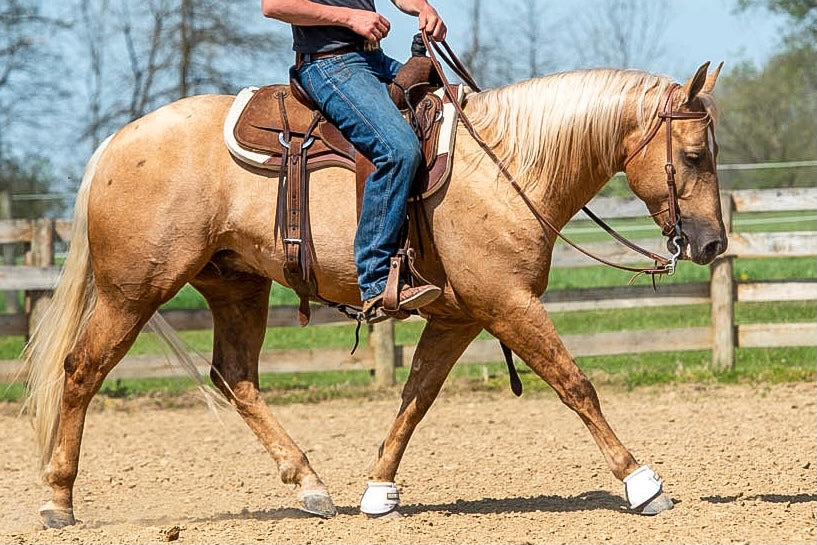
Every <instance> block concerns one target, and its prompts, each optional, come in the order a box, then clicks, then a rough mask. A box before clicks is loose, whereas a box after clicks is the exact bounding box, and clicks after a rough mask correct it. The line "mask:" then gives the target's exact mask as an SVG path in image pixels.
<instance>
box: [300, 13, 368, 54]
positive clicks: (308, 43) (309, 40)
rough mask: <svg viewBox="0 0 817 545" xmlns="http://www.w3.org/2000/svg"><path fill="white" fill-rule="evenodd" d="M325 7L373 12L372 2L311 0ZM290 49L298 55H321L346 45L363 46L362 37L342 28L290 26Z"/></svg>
mask: <svg viewBox="0 0 817 545" xmlns="http://www.w3.org/2000/svg"><path fill="white" fill-rule="evenodd" d="M311 1H312V2H315V3H316V4H324V5H326V6H341V7H346V8H353V9H364V10H367V11H375V8H374V0H311ZM292 42H293V44H292V49H294V50H295V51H298V52H299V53H322V52H324V51H332V50H333V49H338V48H340V47H345V46H348V45H363V42H364V39H363V36H360V35H359V34H355V33H354V32H352V31H351V30H349V29H348V28H346V27H342V26H297V25H292Z"/></svg>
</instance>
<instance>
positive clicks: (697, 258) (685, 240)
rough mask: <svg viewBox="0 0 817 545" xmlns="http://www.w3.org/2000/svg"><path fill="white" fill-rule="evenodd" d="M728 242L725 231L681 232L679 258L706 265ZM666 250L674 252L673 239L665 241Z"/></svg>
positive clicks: (724, 248)
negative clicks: (694, 233)
mask: <svg viewBox="0 0 817 545" xmlns="http://www.w3.org/2000/svg"><path fill="white" fill-rule="evenodd" d="M727 244H728V241H727V238H726V233H718V234H715V233H712V232H711V231H710V232H709V233H703V234H700V235H698V236H690V235H688V234H687V233H686V231H684V232H682V234H681V256H680V257H681V259H688V260H690V261H692V262H693V263H696V264H698V265H708V264H709V263H712V261H714V259H715V258H716V257H718V256H719V255H721V254H722V253H723V252H725V251H726V246H727ZM667 250H669V251H670V252H675V251H676V248H675V243H674V242H673V240H669V241H667Z"/></svg>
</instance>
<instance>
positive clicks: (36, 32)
mask: <svg viewBox="0 0 817 545" xmlns="http://www.w3.org/2000/svg"><path fill="white" fill-rule="evenodd" d="M60 26H61V25H60V24H59V23H57V22H56V21H54V20H52V19H49V18H47V17H44V16H42V15H41V14H40V3H39V2H33V1H26V0H5V1H4V2H3V4H2V5H0V160H2V159H3V158H4V157H6V156H7V155H8V152H9V150H8V146H9V144H10V143H9V142H8V141H7V138H8V136H7V135H8V133H9V131H10V129H11V128H12V125H15V124H17V125H19V124H23V123H35V122H36V121H37V116H36V114H37V113H39V112H41V111H42V109H43V108H44V107H46V106H47V102H45V103H43V101H38V100H37V96H36V94H35V96H30V95H32V93H31V92H30V90H31V89H32V88H34V87H35V86H36V85H37V84H38V80H39V79H40V78H41V77H42V75H43V73H44V72H45V69H44V68H43V67H44V65H45V64H46V63H45V62H44V61H45V60H46V58H47V57H48V56H49V51H48V47H47V45H48V44H47V37H48V36H49V35H51V34H52V33H53V30H54V29H55V28H58V27H60ZM50 92H51V93H53V92H55V89H54V88H51V89H50ZM27 95H28V96H30V100H19V98H20V97H23V96H27Z"/></svg>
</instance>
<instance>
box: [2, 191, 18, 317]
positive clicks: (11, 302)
mask: <svg viewBox="0 0 817 545" xmlns="http://www.w3.org/2000/svg"><path fill="white" fill-rule="evenodd" d="M10 219H11V196H10V195H9V192H8V191H0V220H10ZM14 247H15V245H14V244H3V245H2V248H3V264H4V265H9V266H10V265H14V264H15V263H14ZM3 297H5V299H6V313H7V314H17V313H18V312H20V305H18V304H17V292H16V291H13V290H12V291H6V292H3Z"/></svg>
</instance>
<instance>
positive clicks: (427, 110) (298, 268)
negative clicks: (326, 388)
mask: <svg viewBox="0 0 817 545" xmlns="http://www.w3.org/2000/svg"><path fill="white" fill-rule="evenodd" d="M290 76H291V80H290V85H269V86H265V87H261V88H248V89H244V90H243V91H241V93H239V95H238V96H237V97H236V100H235V103H234V105H233V107H232V109H231V110H230V113H229V114H228V117H227V120H226V122H225V125H224V137H225V142H226V143H227V147H228V148H229V149H230V151H231V153H232V154H233V155H234V156H235V157H236V158H237V159H239V160H241V161H243V162H246V163H248V164H250V165H252V166H255V167H259V168H263V169H268V170H270V171H273V172H277V173H278V184H279V187H278V206H277V211H276V220H275V238H276V240H277V239H278V237H279V236H280V238H281V240H282V241H283V245H284V251H285V262H284V276H285V278H286V280H287V283H288V284H289V286H290V287H291V288H292V289H293V290H294V291H295V292H296V293H297V294H298V296H299V298H300V305H299V309H298V318H299V321H300V323H301V325H306V324H307V323H308V322H309V317H310V308H309V300H310V299H316V300H320V301H323V302H325V303H329V302H328V301H325V300H323V299H322V298H321V297H320V296H319V295H318V287H317V282H316V280H315V276H314V274H313V270H312V260H313V254H314V252H313V249H312V236H311V230H310V221H309V172H311V171H313V170H316V169H319V168H326V167H330V166H331V167H342V168H346V169H349V170H352V171H354V172H355V179H356V193H357V213H358V218H359V216H360V208H361V203H362V195H363V188H364V185H365V181H366V178H367V177H368V176H369V174H370V173H371V172H372V171H373V170H374V166H373V165H372V163H371V162H370V161H369V159H368V158H367V157H365V156H364V155H363V154H362V153H360V152H358V151H357V150H356V149H355V148H354V146H353V145H352V144H351V143H350V142H349V141H348V140H347V139H346V138H345V137H344V136H343V135H342V134H341V132H340V131H339V130H338V129H337V127H335V126H334V125H333V124H332V123H330V122H329V121H327V120H326V119H325V118H324V117H323V116H322V115H321V114H320V112H319V111H318V109H317V108H316V107H315V106H314V104H312V103H311V101H310V100H309V99H308V97H307V95H306V93H305V92H304V91H303V89H302V88H301V87H300V84H299V82H298V80H297V77H295V72H294V70H291V71H290ZM437 81H438V80H437V76H436V72H435V71H434V68H433V66H432V65H431V63H430V59H428V58H427V57H421V56H415V57H412V58H411V59H410V60H409V61H408V62H407V63H406V64H405V65H404V66H403V68H402V69H401V71H400V72H399V73H398V75H397V77H396V78H395V81H394V82H393V83H392V84H391V85H390V88H389V92H390V95H391V97H392V100H393V101H394V102H395V104H396V105H397V106H398V107H401V108H402V111H403V113H404V116H405V117H406V119H407V121H408V122H409V123H410V124H411V126H412V127H413V128H414V132H415V134H416V135H417V137H418V139H419V140H420V144H421V149H422V151H423V156H424V159H425V161H424V166H425V168H423V167H421V168H419V169H418V172H417V175H416V177H415V180H414V182H413V186H412V192H411V194H412V198H413V199H417V198H421V197H424V196H427V195H429V194H431V193H433V192H434V191H436V190H437V189H438V188H439V187H441V186H442V185H443V182H444V181H445V180H446V179H447V177H448V174H449V173H450V168H451V161H450V159H451V150H452V148H453V137H454V132H455V129H456V118H455V114H456V111H455V108H454V107H453V105H452V104H450V103H449V99H448V97H447V95H445V94H444V93H443V92H442V89H439V88H438V89H437V91H436V93H435V92H432V89H433V88H434V87H435V86H436V87H438V86H437V85H436V83H437ZM409 255H410V254H409ZM398 259H399V260H400V261H401V263H400V265H399V266H398V269H402V267H403V265H404V264H403V263H402V260H404V259H405V252H404V253H403V254H402V255H401V256H400V257H399V258H398Z"/></svg>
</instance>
